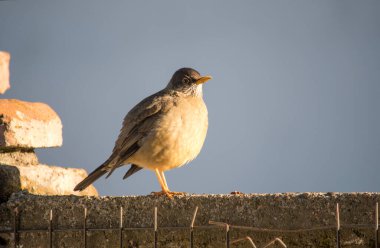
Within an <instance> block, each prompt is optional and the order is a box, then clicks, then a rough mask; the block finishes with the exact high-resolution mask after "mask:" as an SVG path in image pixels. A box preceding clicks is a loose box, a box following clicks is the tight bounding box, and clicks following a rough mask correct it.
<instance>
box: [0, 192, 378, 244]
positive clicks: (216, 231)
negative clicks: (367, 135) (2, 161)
mask: <svg viewBox="0 0 380 248" xmlns="http://www.w3.org/2000/svg"><path fill="white" fill-rule="evenodd" d="M378 201H380V194H379V193H283V194H245V195H185V196H175V197H174V199H173V200H170V199H168V198H167V197H165V196H162V197H158V196H125V197H80V196H35V195H29V194H24V193H18V194H14V195H12V197H11V198H10V199H9V201H8V202H6V203H3V204H2V205H1V206H0V230H1V229H9V230H12V228H13V224H12V223H13V213H14V209H15V208H16V207H17V208H18V209H19V216H20V220H19V228H21V229H44V230H47V227H48V223H49V210H50V209H52V210H53V222H52V223H53V229H60V228H61V229H62V228H78V229H79V228H82V227H83V218H84V217H83V213H84V207H86V208H87V209H88V219H87V227H88V228H115V230H110V231H89V232H88V236H87V242H88V247H119V246H118V244H119V243H118V242H119V238H118V233H119V231H118V230H117V228H118V227H119V213H120V212H119V209H120V207H123V208H124V214H123V221H124V223H123V225H124V227H135V228H142V227H146V228H151V229H146V230H142V229H136V230H124V231H123V240H124V246H123V247H153V229H152V228H153V224H154V217H153V216H154V214H153V213H154V207H157V208H158V247H189V229H188V228H184V229H172V228H167V227H189V226H190V223H191V218H192V215H193V212H194V209H195V207H196V206H198V207H199V211H198V214H197V217H196V220H195V229H194V242H195V245H194V247H225V237H226V236H225V228H223V227H215V228H208V226H209V224H208V223H209V221H210V220H213V221H220V222H226V223H229V224H230V225H235V226H249V227H259V228H268V229H292V230H294V229H307V228H314V227H326V226H327V227H330V229H326V230H320V231H305V232H294V233H286V232H282V231H278V230H277V231H275V232H272V231H253V230H244V229H238V228H236V227H234V226H232V227H231V232H230V237H231V240H234V239H237V238H241V237H245V236H250V237H251V238H252V239H253V240H254V242H255V243H256V245H257V246H258V247H262V246H263V245H264V244H265V243H267V242H268V241H270V240H272V239H273V238H275V237H281V239H282V240H283V241H284V242H285V243H286V244H287V246H288V247H297V248H298V247H302V248H304V247H335V242H336V240H335V235H336V232H335V228H334V226H335V225H336V219H335V212H336V211H335V210H336V203H339V204H340V220H341V225H342V231H341V247H374V233H375V232H374V229H375V226H374V225H375V222H374V215H375V211H374V210H375V203H376V202H378ZM349 224H356V225H361V224H362V225H369V226H362V228H358V227H348V226H347V225H349ZM197 226H203V228H200V227H197ZM82 235H83V232H81V231H77V232H62V231H61V232H54V234H53V245H54V247H83V236H82ZM0 242H2V243H3V244H4V246H5V247H10V246H11V245H13V239H12V235H11V234H5V233H3V234H0ZM19 242H20V243H19V244H20V245H26V246H23V247H47V244H48V243H47V242H48V235H47V232H40V233H37V232H34V233H21V234H20V235H19ZM231 247H250V245H249V243H248V242H240V243H237V244H233V245H231ZM271 247H280V246H271Z"/></svg>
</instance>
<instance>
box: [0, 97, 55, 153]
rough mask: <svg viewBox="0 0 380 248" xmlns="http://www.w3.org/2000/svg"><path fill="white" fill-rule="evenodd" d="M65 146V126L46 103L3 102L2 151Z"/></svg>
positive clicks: (0, 122)
mask: <svg viewBox="0 0 380 248" xmlns="http://www.w3.org/2000/svg"><path fill="white" fill-rule="evenodd" d="M61 145H62V123H61V119H60V118H59V116H58V115H57V114H56V113H55V112H54V110H53V109H52V108H50V107H49V106H48V105H46V104H44V103H38V102H36V103H32V102H24V101H20V100H16V99H0V149H4V148H41V147H56V146H61Z"/></svg>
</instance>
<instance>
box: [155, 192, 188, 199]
mask: <svg viewBox="0 0 380 248" xmlns="http://www.w3.org/2000/svg"><path fill="white" fill-rule="evenodd" d="M151 194H152V195H155V196H163V195H166V196H167V197H169V198H170V199H173V196H174V195H185V194H186V193H185V192H172V191H164V190H162V191H160V192H152V193H151Z"/></svg>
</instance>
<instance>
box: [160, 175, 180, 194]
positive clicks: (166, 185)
mask: <svg viewBox="0 0 380 248" xmlns="http://www.w3.org/2000/svg"><path fill="white" fill-rule="evenodd" d="M159 173H160V175H161V179H162V181H163V183H164V184H165V187H166V189H167V191H168V192H169V193H170V194H172V195H184V194H185V193H184V192H174V191H170V190H169V187H168V184H167V183H166V178H165V175H164V172H163V171H159Z"/></svg>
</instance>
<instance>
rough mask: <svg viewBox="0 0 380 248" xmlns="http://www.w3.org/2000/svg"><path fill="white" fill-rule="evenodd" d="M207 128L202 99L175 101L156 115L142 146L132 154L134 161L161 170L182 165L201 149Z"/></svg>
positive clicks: (205, 109)
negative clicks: (164, 111)
mask: <svg viewBox="0 0 380 248" xmlns="http://www.w3.org/2000/svg"><path fill="white" fill-rule="evenodd" d="M207 128H208V114H207V108H206V105H205V104H204V102H203V100H202V99H201V98H198V97H187V98H185V99H181V100H178V101H176V102H175V103H174V104H173V105H172V107H171V108H170V109H169V110H168V111H167V112H166V113H165V114H163V115H162V116H161V117H160V118H157V121H156V123H155V125H154V127H153V128H152V130H151V131H150V133H149V134H148V136H147V137H146V138H145V139H144V142H143V144H142V147H141V148H140V149H139V151H138V152H136V154H135V155H134V156H133V158H132V159H133V160H135V161H133V163H136V164H138V165H140V166H142V167H145V168H148V169H156V168H158V169H160V170H169V169H172V168H175V167H179V166H181V165H184V164H186V163H187V162H189V161H191V160H193V159H194V158H195V157H196V156H197V155H198V154H199V152H200V151H201V149H202V146H203V143H204V140H205V138H206V134H207Z"/></svg>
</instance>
